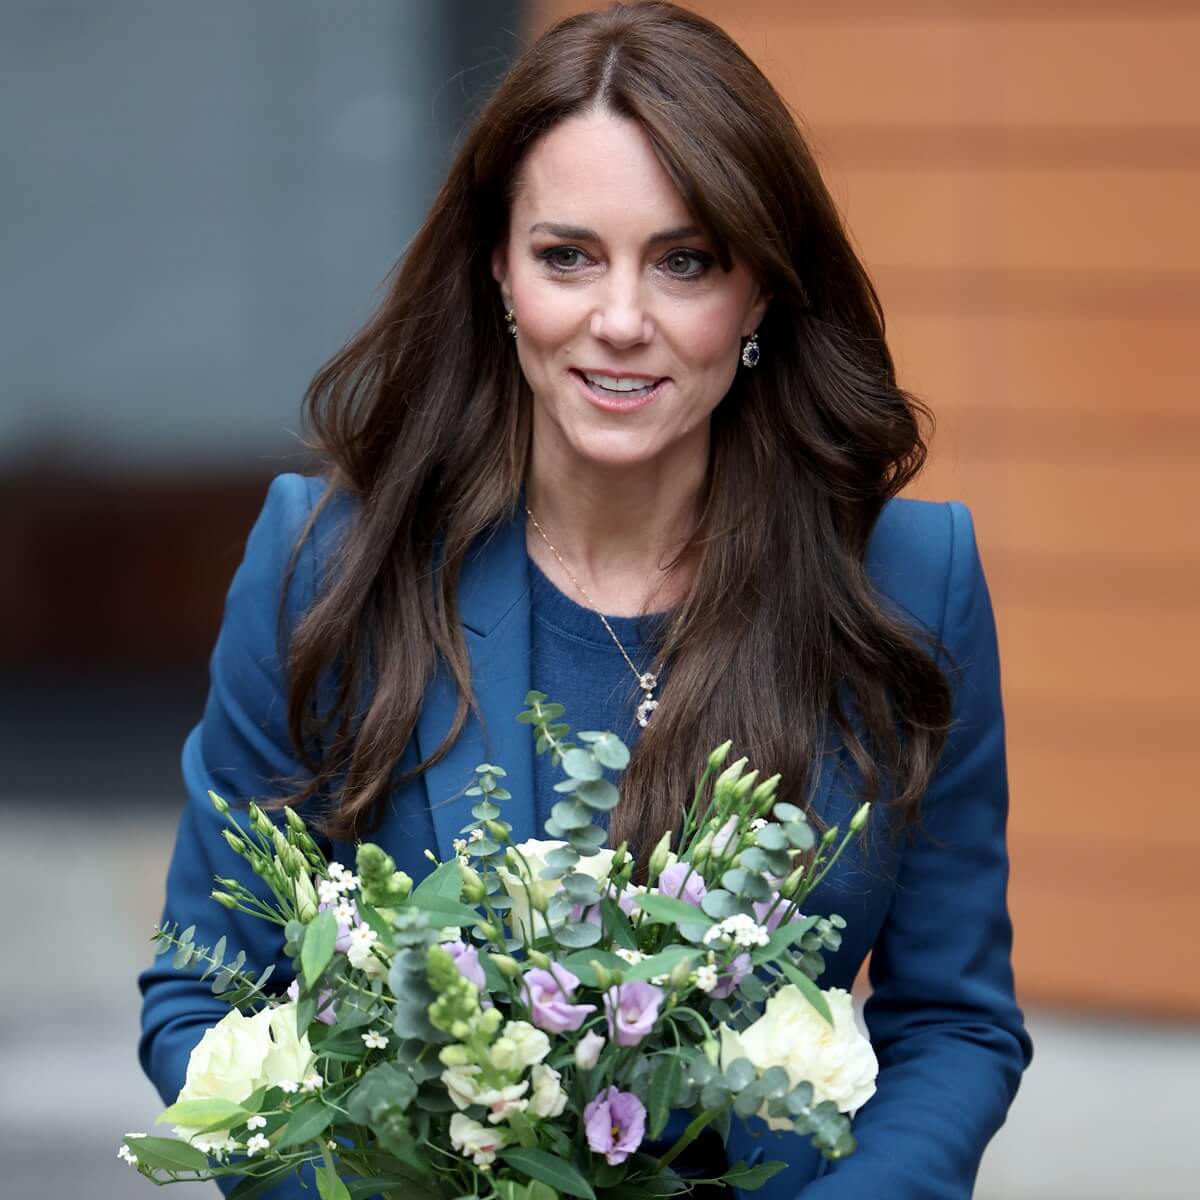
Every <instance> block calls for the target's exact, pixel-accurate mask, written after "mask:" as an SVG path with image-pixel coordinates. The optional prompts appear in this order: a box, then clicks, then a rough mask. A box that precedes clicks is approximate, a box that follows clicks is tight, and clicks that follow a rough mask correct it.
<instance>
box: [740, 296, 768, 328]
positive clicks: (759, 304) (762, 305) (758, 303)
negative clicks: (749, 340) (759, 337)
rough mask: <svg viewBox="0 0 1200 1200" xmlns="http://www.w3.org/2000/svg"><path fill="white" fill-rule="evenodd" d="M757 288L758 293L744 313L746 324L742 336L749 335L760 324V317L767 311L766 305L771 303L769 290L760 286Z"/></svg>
mask: <svg viewBox="0 0 1200 1200" xmlns="http://www.w3.org/2000/svg"><path fill="white" fill-rule="evenodd" d="M757 290H758V295H757V296H756V298H755V300H754V303H753V304H751V306H750V309H749V311H748V312H747V313H746V322H747V324H746V328H745V329H743V330H742V337H749V336H750V335H751V334H752V333H753V332H754V331H755V330H756V329H757V328H758V327H759V325H761V324H762V319H763V317H764V316H765V315H766V312H767V305H768V304H770V303H771V293H770V292H768V291H767V290H766V289H765V288H762V287H760V288H758V289H757Z"/></svg>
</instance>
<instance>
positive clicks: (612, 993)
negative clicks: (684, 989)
mask: <svg viewBox="0 0 1200 1200" xmlns="http://www.w3.org/2000/svg"><path fill="white" fill-rule="evenodd" d="M662 999H663V991H662V988H660V987H655V986H654V984H652V983H646V982H644V981H643V980H640V979H638V980H635V981H634V982H633V983H622V984H619V985H618V986H617V987H615V988H611V989H610V990H609V991H607V992H605V993H604V1015H605V1016H606V1017H607V1018H608V1036H609V1037H611V1038H612V1040H613V1041H614V1042H616V1043H617V1045H618V1046H636V1045H637V1044H638V1042H640V1041H641V1040H642V1038H644V1037H645V1036H646V1035H647V1034H648V1033H649V1032H650V1031H651V1030H652V1029H653V1028H654V1022H655V1021H657V1020H658V1009H659V1005H661V1004H662Z"/></svg>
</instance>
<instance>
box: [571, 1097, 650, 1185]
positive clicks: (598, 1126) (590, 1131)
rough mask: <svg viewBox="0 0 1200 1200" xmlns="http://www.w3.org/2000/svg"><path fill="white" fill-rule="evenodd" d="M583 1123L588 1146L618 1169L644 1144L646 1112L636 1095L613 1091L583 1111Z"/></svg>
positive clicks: (595, 1100)
mask: <svg viewBox="0 0 1200 1200" xmlns="http://www.w3.org/2000/svg"><path fill="white" fill-rule="evenodd" d="M583 1123H584V1128H585V1129H586V1130H587V1140H588V1145H589V1146H590V1147H591V1148H592V1150H594V1151H595V1152H596V1153H597V1154H603V1155H604V1158H605V1160H606V1161H607V1162H608V1164H609V1166H612V1167H615V1166H616V1165H617V1164H618V1163H623V1162H624V1161H625V1160H626V1159H627V1158H628V1157H629V1156H630V1155H631V1154H632V1153H633V1152H634V1151H635V1150H636V1149H637V1148H638V1147H639V1146H640V1145H641V1144H642V1138H643V1137H645V1135H646V1108H645V1105H643V1104H642V1102H641V1101H640V1100H639V1099H638V1098H637V1097H636V1096H635V1095H634V1094H633V1093H632V1092H621V1091H618V1090H617V1089H616V1088H615V1087H609V1088H605V1089H604V1091H602V1092H600V1093H598V1094H597V1096H596V1098H595V1099H594V1100H593V1101H592V1102H591V1103H590V1104H589V1105H588V1106H587V1107H586V1108H585V1109H584V1110H583Z"/></svg>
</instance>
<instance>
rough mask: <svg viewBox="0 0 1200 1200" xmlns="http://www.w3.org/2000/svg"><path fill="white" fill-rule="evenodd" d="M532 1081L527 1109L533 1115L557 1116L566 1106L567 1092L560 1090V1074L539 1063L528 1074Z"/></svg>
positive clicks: (543, 1116)
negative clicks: (531, 1093)
mask: <svg viewBox="0 0 1200 1200" xmlns="http://www.w3.org/2000/svg"><path fill="white" fill-rule="evenodd" d="M529 1078H530V1080H531V1081H532V1083H533V1095H532V1096H530V1097H529V1111H530V1112H531V1113H533V1115H534V1116H535V1117H542V1118H544V1119H545V1118H549V1117H557V1116H559V1115H560V1114H561V1113H562V1110H563V1109H564V1108H566V1106H567V1093H566V1092H564V1091H563V1090H562V1087H561V1083H562V1076H561V1075H560V1074H559V1073H558V1072H557V1071H555V1070H554V1069H553V1068H551V1067H548V1066H546V1065H545V1064H544V1063H540V1064H539V1065H538V1066H536V1067H534V1068H533V1070H532V1071H531V1072H530V1074H529Z"/></svg>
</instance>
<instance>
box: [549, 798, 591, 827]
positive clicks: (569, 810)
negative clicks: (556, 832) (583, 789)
mask: <svg viewBox="0 0 1200 1200" xmlns="http://www.w3.org/2000/svg"><path fill="white" fill-rule="evenodd" d="M550 816H551V818H552V819H553V821H554V823H555V824H556V825H557V826H558V827H559V828H560V829H566V830H568V831H569V830H572V829H583V828H585V827H586V826H588V825H590V824H591V823H592V814H591V813H590V812H589V811H588V808H587V806H586V805H584V804H580V803H579V801H578V800H560V801H559V802H558V803H557V804H556V805H555V806H554V807H553V808H552V809H551V810H550Z"/></svg>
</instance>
